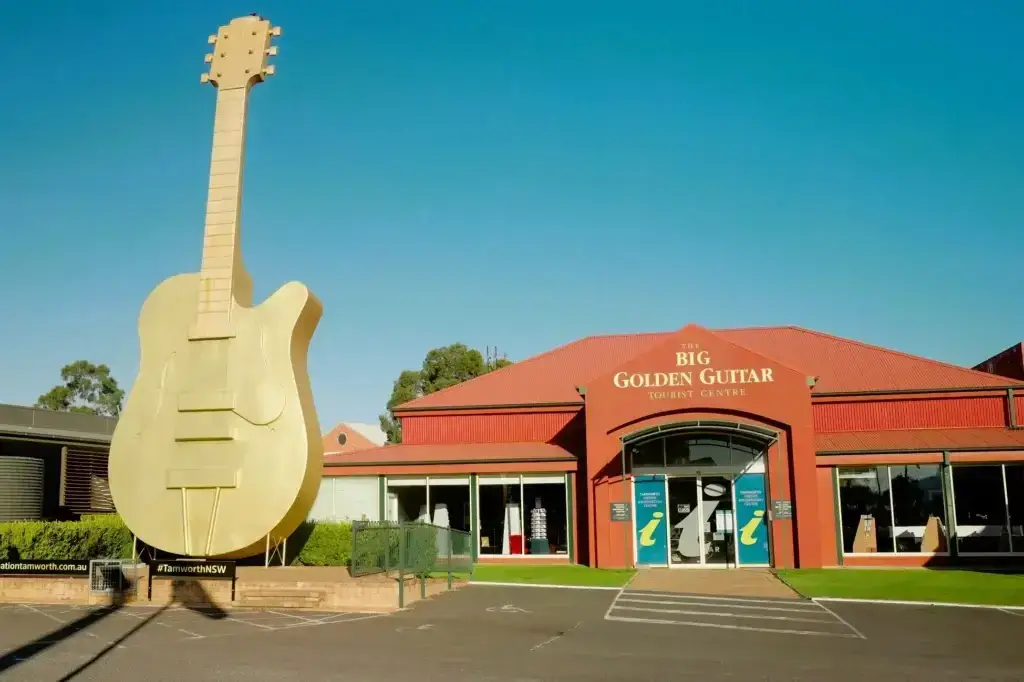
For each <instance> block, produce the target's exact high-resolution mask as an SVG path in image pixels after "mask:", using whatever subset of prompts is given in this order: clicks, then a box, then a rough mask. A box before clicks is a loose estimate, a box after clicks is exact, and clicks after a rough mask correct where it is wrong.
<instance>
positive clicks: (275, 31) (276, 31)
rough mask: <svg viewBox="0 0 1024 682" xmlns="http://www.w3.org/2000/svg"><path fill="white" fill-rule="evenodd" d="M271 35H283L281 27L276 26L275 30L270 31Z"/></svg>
mask: <svg viewBox="0 0 1024 682" xmlns="http://www.w3.org/2000/svg"><path fill="white" fill-rule="evenodd" d="M270 35H272V36H279V35H281V27H280V26H275V27H274V28H272V29H270Z"/></svg>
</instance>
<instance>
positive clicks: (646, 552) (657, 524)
mask: <svg viewBox="0 0 1024 682" xmlns="http://www.w3.org/2000/svg"><path fill="white" fill-rule="evenodd" d="M634 494H635V496H636V504H635V505H634V509H635V515H636V562H637V564H640V565H651V564H666V563H668V518H667V516H668V515H667V513H666V512H667V507H666V503H665V479H664V478H662V477H660V476H657V477H638V478H637V479H636V481H635V483H634Z"/></svg>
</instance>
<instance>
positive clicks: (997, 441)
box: [814, 429, 1024, 453]
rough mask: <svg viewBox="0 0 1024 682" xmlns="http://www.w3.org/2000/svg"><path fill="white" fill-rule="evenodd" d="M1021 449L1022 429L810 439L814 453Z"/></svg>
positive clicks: (918, 431) (824, 435)
mask: <svg viewBox="0 0 1024 682" xmlns="http://www.w3.org/2000/svg"><path fill="white" fill-rule="evenodd" d="M1022 447H1024V430H1020V429H913V430H909V431H856V432H844V433H818V434H815V436H814V449H815V451H817V452H818V453H839V452H892V451H895V450H913V451H928V452H937V451H942V450H973V449H986V450H999V449H1001V448H1007V449H1014V448H1022Z"/></svg>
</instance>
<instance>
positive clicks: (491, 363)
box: [484, 346, 508, 370]
mask: <svg viewBox="0 0 1024 682" xmlns="http://www.w3.org/2000/svg"><path fill="white" fill-rule="evenodd" d="M485 358H486V359H485V360H484V364H485V365H486V366H487V369H491V370H493V369H495V368H496V367H497V366H498V360H499V359H501V360H508V353H502V354H501V356H500V358H499V356H498V347H497V346H487V350H486V355H485Z"/></svg>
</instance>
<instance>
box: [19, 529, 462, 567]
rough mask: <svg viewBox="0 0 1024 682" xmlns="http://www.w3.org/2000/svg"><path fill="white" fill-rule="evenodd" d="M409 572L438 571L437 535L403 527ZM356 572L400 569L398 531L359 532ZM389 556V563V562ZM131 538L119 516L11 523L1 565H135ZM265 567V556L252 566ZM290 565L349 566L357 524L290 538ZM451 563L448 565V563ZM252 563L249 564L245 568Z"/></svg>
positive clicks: (302, 531) (298, 532)
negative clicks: (68, 562)
mask: <svg viewBox="0 0 1024 682" xmlns="http://www.w3.org/2000/svg"><path fill="white" fill-rule="evenodd" d="M402 528H403V531H404V532H405V533H406V548H405V551H406V554H405V565H406V570H407V571H408V572H409V573H412V574H414V575H426V574H429V573H430V572H431V571H435V570H438V551H437V533H438V529H437V528H435V527H433V526H426V525H424V526H421V525H419V524H408V525H403V527H402ZM360 533H366V534H365V535H360V541H359V548H358V553H359V556H356V557H354V564H355V566H356V567H375V566H379V567H381V568H383V567H384V566H388V567H389V568H397V567H398V563H399V548H398V537H399V531H398V528H397V527H395V526H388V525H382V526H377V527H371V528H368V529H366V530H363V531H360ZM385 556H387V559H385ZM131 557H132V533H131V531H130V530H128V527H127V526H126V525H125V524H124V522H123V521H122V520H121V518H120V517H119V516H117V515H115V514H102V515H94V516H84V517H82V519H81V520H80V521H9V522H6V523H0V559H130V558H131ZM257 559H258V560H259V561H258V563H262V561H263V558H262V556H259V557H254V558H253V559H252V560H251V561H252V562H253V563H257ZM286 559H287V563H288V564H291V565H293V566H348V565H349V562H350V561H351V560H352V559H353V556H352V524H351V523H347V522H344V521H307V522H305V523H303V524H302V525H301V526H299V528H298V529H297V530H296V531H295V532H294V533H293V534H292V536H291V537H289V538H288V545H287V557H286ZM446 560H447V559H446ZM243 563H248V561H246V562H243Z"/></svg>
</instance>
